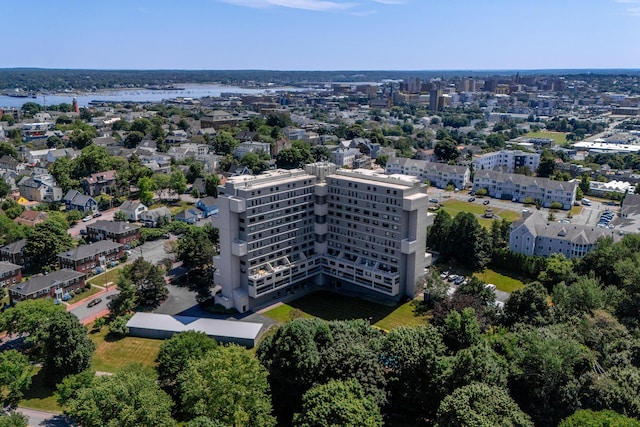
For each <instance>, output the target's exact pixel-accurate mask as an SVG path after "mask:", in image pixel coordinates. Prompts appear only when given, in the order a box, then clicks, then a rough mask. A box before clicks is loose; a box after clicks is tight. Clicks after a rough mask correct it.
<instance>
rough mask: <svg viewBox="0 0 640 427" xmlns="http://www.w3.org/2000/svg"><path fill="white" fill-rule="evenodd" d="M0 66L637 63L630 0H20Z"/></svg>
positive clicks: (9, 20)
mask: <svg viewBox="0 0 640 427" xmlns="http://www.w3.org/2000/svg"><path fill="white" fill-rule="evenodd" d="M0 19H1V20H2V34H3V35H4V37H3V38H4V43H3V44H2V46H3V47H2V49H1V50H0V68H4V67H43V68H92V69H271V70H472V69H473V70H482V69H491V70H497V69H549V68H640V0H437V1H436V0H19V1H3V2H2V7H0Z"/></svg>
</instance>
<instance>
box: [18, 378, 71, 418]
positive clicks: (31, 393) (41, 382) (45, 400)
mask: <svg viewBox="0 0 640 427" xmlns="http://www.w3.org/2000/svg"><path fill="white" fill-rule="evenodd" d="M41 372H42V371H41V368H39V367H36V368H35V370H34V372H33V376H32V377H31V386H30V387H29V390H27V391H26V392H25V393H24V397H23V399H22V400H21V401H20V406H24V407H27V408H32V409H39V410H41V411H50V412H62V408H60V406H58V402H57V400H56V397H55V395H54V391H55V387H50V386H49V385H48V384H46V382H45V378H44V374H42V373H41Z"/></svg>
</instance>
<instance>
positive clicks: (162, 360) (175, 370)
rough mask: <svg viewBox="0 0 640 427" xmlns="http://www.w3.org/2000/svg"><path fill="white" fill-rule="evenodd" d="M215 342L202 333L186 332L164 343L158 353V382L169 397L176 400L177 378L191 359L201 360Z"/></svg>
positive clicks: (214, 345) (213, 346)
mask: <svg viewBox="0 0 640 427" xmlns="http://www.w3.org/2000/svg"><path fill="white" fill-rule="evenodd" d="M216 345H217V344H216V342H215V341H214V340H213V339H211V338H209V337H208V336H207V334H205V333H203V332H195V331H186V332H180V333H178V334H175V335H174V336H172V337H171V338H170V339H168V340H166V341H164V342H163V343H162V345H161V346H160V351H159V352H158V358H157V360H156V361H157V362H158V366H157V367H156V369H157V371H158V382H159V384H160V387H161V388H162V389H164V390H165V391H166V392H167V393H169V395H170V396H172V397H174V398H177V396H178V395H177V390H176V385H177V382H176V381H177V378H178V375H179V374H180V373H181V372H182V371H183V370H184V369H185V368H186V367H187V363H188V362H189V360H191V359H201V358H202V357H203V356H204V355H205V354H206V353H207V352H208V351H210V350H213V349H214V348H215V347H216Z"/></svg>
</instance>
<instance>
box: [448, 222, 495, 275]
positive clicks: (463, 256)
mask: <svg viewBox="0 0 640 427" xmlns="http://www.w3.org/2000/svg"><path fill="white" fill-rule="evenodd" d="M450 234H451V235H450V236H449V238H448V240H449V241H450V242H451V247H450V249H449V253H452V254H453V256H455V258H456V259H457V260H459V261H460V262H462V263H463V264H465V265H467V266H469V267H471V268H473V269H474V270H475V269H482V268H484V267H485V266H486V265H487V264H488V263H489V261H490V257H491V246H490V245H491V241H490V238H489V234H488V233H487V230H486V229H485V228H484V227H482V226H481V225H480V223H479V222H478V218H476V216H475V215H473V214H472V213H470V212H460V213H458V214H457V215H456V216H455V218H453V222H452V224H451V228H450Z"/></svg>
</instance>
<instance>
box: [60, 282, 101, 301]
mask: <svg viewBox="0 0 640 427" xmlns="http://www.w3.org/2000/svg"><path fill="white" fill-rule="evenodd" d="M101 290H102V289H101V288H98V287H96V286H92V287H90V288H89V289H88V290H86V291H85V292H83V293H81V294H76V295H74V296H73V298H71V299H70V300H69V301H67V303H68V304H73V303H74V302H78V301H80V300H82V299H85V298H89V297H90V296H91V295H94V294H97V293H98V292H100V291H101Z"/></svg>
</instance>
